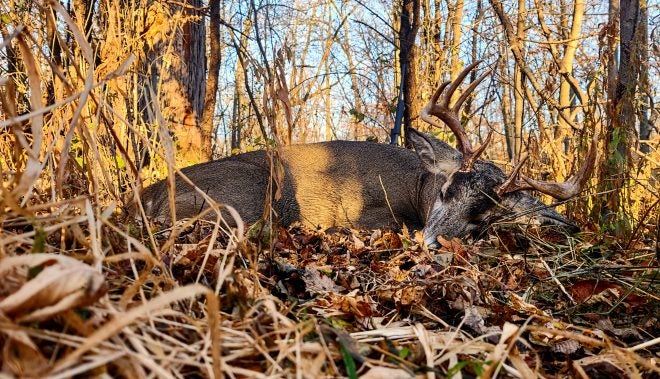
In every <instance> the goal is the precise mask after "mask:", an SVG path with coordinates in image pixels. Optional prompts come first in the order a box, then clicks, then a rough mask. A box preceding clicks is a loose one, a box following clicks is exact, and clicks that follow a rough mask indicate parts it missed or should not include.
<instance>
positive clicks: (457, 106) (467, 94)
mask: <svg viewBox="0 0 660 379" xmlns="http://www.w3.org/2000/svg"><path fill="white" fill-rule="evenodd" d="M491 72H493V69H492V68H489V69H488V70H487V71H486V72H484V74H483V75H481V76H480V77H478V78H477V79H476V80H475V81H473V82H472V83H470V86H468V88H466V89H465V91H464V92H463V93H462V94H461V96H460V97H459V98H458V100H456V103H455V104H454V106H453V107H452V110H455V111H456V113H458V111H459V110H460V109H461V107H462V106H463V103H464V102H465V100H467V98H468V97H470V95H471V94H472V91H474V89H475V88H476V87H477V86H478V85H479V84H480V83H481V82H482V81H483V80H484V79H486V77H487V76H488V75H490V73H491Z"/></svg>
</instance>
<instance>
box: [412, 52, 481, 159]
mask: <svg viewBox="0 0 660 379" xmlns="http://www.w3.org/2000/svg"><path fill="white" fill-rule="evenodd" d="M479 63H481V61H477V62H474V63H472V64H470V65H468V66H467V67H466V68H464V69H463V70H462V71H461V72H460V73H459V74H458V76H457V77H456V80H454V81H452V82H445V83H442V85H441V86H440V87H439V88H438V89H437V90H436V91H435V94H434V95H433V97H432V98H431V100H430V101H429V102H428V103H427V104H426V106H425V107H424V109H422V111H421V113H420V117H421V118H422V120H424V121H426V122H428V123H429V124H431V125H434V126H437V127H439V126H440V125H439V124H438V123H437V122H436V121H435V120H434V119H433V118H431V116H432V115H433V116H436V117H438V118H439V119H441V120H442V121H443V122H444V123H445V124H447V126H448V127H449V129H450V130H451V131H452V133H454V135H455V136H456V141H457V145H458V150H460V151H461V153H463V164H462V165H461V170H462V171H469V170H471V169H472V165H473V164H474V161H476V160H477V158H478V157H479V155H481V153H483V151H484V149H485V148H486V146H487V145H488V143H489V142H490V138H491V134H490V133H489V135H488V137H487V138H486V141H485V142H484V144H483V145H482V146H480V147H479V148H478V149H476V150H474V149H473V148H472V144H471V143H470V138H469V137H468V135H467V133H466V132H465V130H464V129H463V126H462V125H461V120H460V116H459V111H460V107H461V105H463V103H464V102H465V100H466V99H467V97H468V96H469V95H470V93H471V92H472V91H474V89H475V88H476V86H477V85H479V83H480V82H481V81H483V80H484V78H485V77H486V76H487V75H488V74H490V72H491V70H488V72H486V73H485V74H483V75H482V76H480V77H479V78H478V79H477V80H475V81H474V82H473V83H470V85H469V86H468V88H467V90H466V91H464V92H463V93H462V94H461V95H460V96H459V98H458V101H457V102H456V104H454V105H453V106H450V104H449V103H450V102H451V97H452V95H453V93H454V92H456V90H457V89H458V87H459V86H460V85H461V83H462V82H463V80H464V79H465V77H466V76H467V74H468V73H469V72H470V71H472V70H473V69H474V68H475V67H476V66H477V65H478V64H479ZM447 86H449V88H447ZM445 89H446V91H445ZM443 93H444V94H443ZM441 94H442V99H441V100H440V101H439V102H438V99H439V97H440V96H441Z"/></svg>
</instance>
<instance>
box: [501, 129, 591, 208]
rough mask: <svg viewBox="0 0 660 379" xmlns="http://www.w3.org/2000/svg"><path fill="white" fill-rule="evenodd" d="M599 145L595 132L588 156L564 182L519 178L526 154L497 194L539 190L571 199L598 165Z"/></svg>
mask: <svg viewBox="0 0 660 379" xmlns="http://www.w3.org/2000/svg"><path fill="white" fill-rule="evenodd" d="M597 147H598V136H597V135H596V134H595V135H594V137H593V139H592V140H591V146H589V151H588V152H587V158H586V160H585V162H584V164H583V165H582V166H581V167H580V168H579V169H578V171H577V172H576V173H575V174H574V175H573V176H571V177H570V178H569V179H568V180H566V181H565V182H563V183H557V182H545V181H540V180H534V179H531V178H527V177H525V176H521V179H517V178H516V177H517V176H518V172H519V171H520V168H521V167H522V165H523V164H524V163H525V161H526V160H527V156H525V157H523V158H522V159H521V160H520V162H518V164H516V166H515V167H514V169H513V171H512V172H511V175H509V178H508V179H507V180H506V181H505V182H504V183H502V185H501V186H500V187H499V188H497V190H496V192H497V195H498V196H500V197H501V196H502V195H505V194H507V193H511V192H516V191H521V190H537V191H539V192H541V193H544V194H546V195H550V196H552V197H554V198H555V199H558V200H567V199H570V198H571V197H573V196H575V195H577V194H578V193H579V192H580V191H581V190H582V187H584V185H585V184H586V183H587V180H589V177H591V173H592V172H593V171H594V167H595V166H596V155H597Z"/></svg>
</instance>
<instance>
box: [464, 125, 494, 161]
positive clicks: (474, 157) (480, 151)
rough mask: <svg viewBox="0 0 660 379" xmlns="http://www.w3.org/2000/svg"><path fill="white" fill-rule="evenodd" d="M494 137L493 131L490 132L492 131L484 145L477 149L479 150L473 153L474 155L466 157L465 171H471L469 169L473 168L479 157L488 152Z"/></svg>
mask: <svg viewBox="0 0 660 379" xmlns="http://www.w3.org/2000/svg"><path fill="white" fill-rule="evenodd" d="M492 137H493V131H492V130H490V131H488V135H487V136H486V139H485V140H484V143H482V144H481V146H479V147H478V148H477V150H474V151H472V154H470V155H469V156H465V155H464V158H463V167H464V168H465V169H467V170H469V169H471V168H472V165H473V164H474V162H475V161H476V160H477V159H479V156H481V154H482V153H483V152H484V150H486V148H487V147H488V144H489V143H490V139H491V138H492Z"/></svg>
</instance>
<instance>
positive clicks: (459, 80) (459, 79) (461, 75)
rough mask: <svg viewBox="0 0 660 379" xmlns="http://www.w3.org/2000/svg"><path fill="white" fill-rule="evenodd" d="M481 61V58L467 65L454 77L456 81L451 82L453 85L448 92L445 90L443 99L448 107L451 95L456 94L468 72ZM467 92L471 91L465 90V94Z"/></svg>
mask: <svg viewBox="0 0 660 379" xmlns="http://www.w3.org/2000/svg"><path fill="white" fill-rule="evenodd" d="M481 62H482V61H481V60H478V61H476V62H474V63H472V64H470V65H468V66H467V67H465V68H464V69H463V70H462V71H461V72H460V73H459V74H458V76H457V77H456V79H454V81H453V82H452V83H451V86H450V87H449V89H448V90H447V92H445V96H444V99H443V100H444V101H443V102H444V104H445V105H446V106H447V108H449V102H450V101H451V97H452V96H453V95H454V92H456V90H457V89H458V87H459V86H460V85H461V83H463V80H465V77H466V76H467V74H469V73H470V71H472V70H473V69H474V68H475V67H477V66H478V65H479V63H481ZM473 89H474V88H473ZM465 93H469V91H465V92H464V94H465ZM459 108H460V107H459ZM459 108H456V110H458V109H459ZM452 110H453V109H452Z"/></svg>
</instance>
